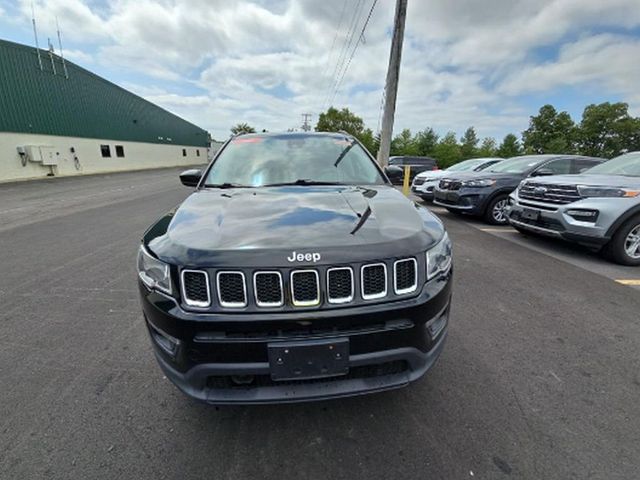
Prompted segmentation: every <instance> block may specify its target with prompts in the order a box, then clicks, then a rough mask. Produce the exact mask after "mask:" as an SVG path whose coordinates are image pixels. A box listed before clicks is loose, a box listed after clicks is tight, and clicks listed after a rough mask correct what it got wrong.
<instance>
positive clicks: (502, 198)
mask: <svg viewBox="0 0 640 480" xmlns="http://www.w3.org/2000/svg"><path fill="white" fill-rule="evenodd" d="M604 161H605V160H604V159H602V158H592V157H583V156H578V155H526V156H520V157H512V158H509V159H507V160H504V161H502V162H500V163H497V164H495V165H493V166H491V167H489V168H488V169H486V170H483V171H481V172H459V173H456V174H455V175H446V176H445V177H444V178H442V179H441V180H440V182H439V183H438V186H437V187H436V188H435V189H434V200H433V202H434V203H435V204H437V205H440V206H443V207H446V208H447V209H448V210H449V211H451V212H456V213H467V214H470V215H476V216H480V217H483V218H484V219H485V221H487V222H488V223H491V224H494V225H505V224H506V223H507V217H506V215H505V210H506V208H507V205H508V197H509V194H510V193H511V192H513V191H514V190H515V189H516V187H517V186H518V184H519V183H520V182H521V181H522V180H523V179H525V178H528V177H541V176H549V175H556V174H572V173H579V172H581V171H584V170H585V169H587V168H591V167H593V166H595V165H597V164H599V163H602V162H604Z"/></svg>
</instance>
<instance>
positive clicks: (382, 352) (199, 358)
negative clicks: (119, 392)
mask: <svg viewBox="0 0 640 480" xmlns="http://www.w3.org/2000/svg"><path fill="white" fill-rule="evenodd" d="M451 275H452V273H451V271H450V272H449V273H447V274H446V275H441V276H440V277H439V278H435V279H433V280H431V281H430V282H428V283H427V284H425V286H424V287H423V289H422V291H421V292H420V294H419V295H418V296H416V297H413V298H407V299H404V300H398V301H394V302H389V303H383V304H375V305H366V306H357V307H345V308H343V309H339V310H331V311H322V310H320V311H315V312H312V311H306V312H300V313H289V312H287V313H260V314H259V313H246V314H242V313H240V314H232V315H229V314H225V315H217V314H199V313H192V312H187V311H184V310H182V309H181V308H180V307H179V306H178V305H177V304H176V303H175V302H174V301H173V300H172V299H170V298H168V297H166V296H164V295H161V294H159V293H157V292H150V291H148V290H147V289H146V287H145V286H144V285H142V284H140V293H141V297H142V306H143V311H144V316H145V319H146V322H147V327H148V329H149V333H150V337H151V343H152V345H153V348H154V353H155V355H156V358H157V360H158V363H159V364H160V367H161V368H162V370H163V371H164V373H165V375H166V376H167V378H169V379H170V380H171V381H172V382H173V383H174V384H175V385H176V386H177V387H178V388H179V389H180V390H182V391H183V392H184V393H185V394H186V395H188V396H190V397H192V398H195V399H197V400H200V401H204V402H207V403H211V404H217V405H219V404H260V403H280V402H302V401H312V400H323V399H329V398H337V397H347V396H353V395H360V394H364V393H372V392H378V391H383V390H389V389H394V388H399V387H403V386H406V385H408V384H409V383H410V382H412V381H415V380H417V379H418V378H420V377H421V376H422V375H424V373H425V372H426V371H427V370H428V369H429V368H430V367H431V366H432V365H433V364H434V363H435V361H436V360H437V358H438V357H439V356H440V354H441V352H442V349H443V347H444V343H445V339H446V335H447V327H448V318H449V310H450V299H451ZM159 338H160V339H163V338H164V339H167V338H168V339H172V340H173V341H175V342H176V345H177V347H176V348H175V351H174V352H172V353H169V352H168V350H167V349H166V348H163V346H162V342H161V341H160V342H159V341H158V339H159ZM327 338H328V339H338V338H348V339H349V349H350V355H349V373H348V374H346V375H343V376H336V377H329V378H320V379H313V380H291V381H275V380H272V379H271V375H270V365H269V359H268V351H267V347H268V345H270V344H271V345H273V344H276V343H277V342H287V341H296V342H297V341H304V340H317V339H327ZM238 377H242V378H243V379H250V380H251V381H249V382H247V384H237V383H235V379H236V378H238Z"/></svg>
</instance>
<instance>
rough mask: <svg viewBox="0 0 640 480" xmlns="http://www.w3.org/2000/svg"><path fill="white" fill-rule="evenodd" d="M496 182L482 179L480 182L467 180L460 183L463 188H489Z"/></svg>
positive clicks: (490, 179)
mask: <svg viewBox="0 0 640 480" xmlns="http://www.w3.org/2000/svg"><path fill="white" fill-rule="evenodd" d="M495 184H496V181H495V180H494V179H492V178H483V179H480V180H467V181H465V182H462V186H463V187H491V186H492V185H495Z"/></svg>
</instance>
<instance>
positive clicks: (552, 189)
mask: <svg viewBox="0 0 640 480" xmlns="http://www.w3.org/2000/svg"><path fill="white" fill-rule="evenodd" d="M518 196H519V197H520V198H523V199H526V200H535V201H538V202H544V203H553V204H555V205H566V204H567V203H573V202H576V201H578V200H580V199H581V198H582V197H581V196H580V193H578V187H576V186H575V185H560V184H547V183H536V182H526V183H525V184H524V185H522V187H520V190H519V191H518Z"/></svg>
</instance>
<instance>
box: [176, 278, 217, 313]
mask: <svg viewBox="0 0 640 480" xmlns="http://www.w3.org/2000/svg"><path fill="white" fill-rule="evenodd" d="M181 275H182V282H181V283H182V297H183V298H184V302H185V303H186V304H187V305H189V306H190V307H208V306H209V305H211V295H210V293H209V275H207V272H204V271H202V270H182V273H181Z"/></svg>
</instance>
